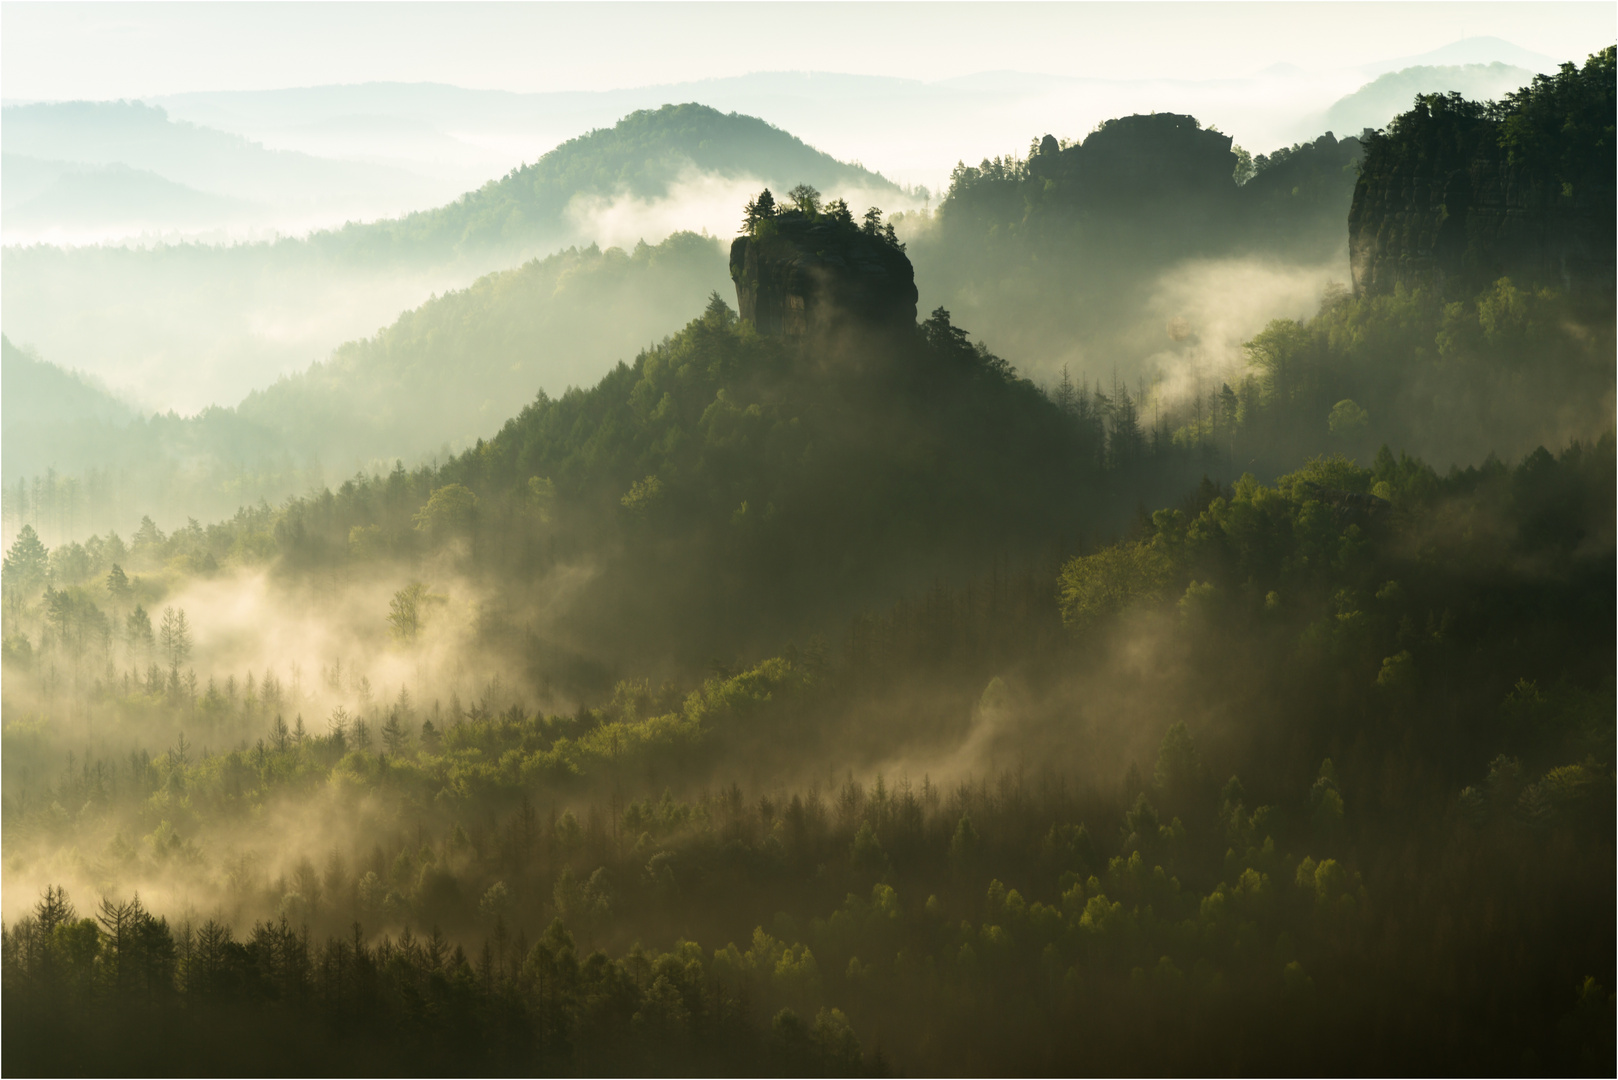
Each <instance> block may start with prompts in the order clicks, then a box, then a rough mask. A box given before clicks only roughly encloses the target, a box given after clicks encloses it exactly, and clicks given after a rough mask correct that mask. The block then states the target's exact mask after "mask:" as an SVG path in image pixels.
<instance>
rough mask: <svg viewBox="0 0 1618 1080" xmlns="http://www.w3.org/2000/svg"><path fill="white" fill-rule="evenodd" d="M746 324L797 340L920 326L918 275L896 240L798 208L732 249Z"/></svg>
mask: <svg viewBox="0 0 1618 1080" xmlns="http://www.w3.org/2000/svg"><path fill="white" fill-rule="evenodd" d="M730 277H731V280H732V281H734V282H735V283H736V307H737V310H738V311H739V312H740V313H741V317H742V321H744V322H747V323H751V324H752V325H753V326H754V327H756V328H757V329H758V332H759V333H761V334H768V335H771V336H775V337H782V338H786V339H788V340H792V341H801V340H803V339H805V338H809V337H814V336H818V335H821V334H824V333H826V332H828V331H830V330H832V329H834V328H836V327H839V326H861V327H864V328H908V327H913V326H915V324H916V296H917V294H916V272H915V270H914V268H913V267H912V266H911V265H910V260H909V259H908V258H907V257H906V256H905V253H904V251H903V249H902V248H900V247H899V245H898V244H896V243H894V242H892V241H891V240H889V239H888V238H886V237H884V236H883V235H882V234H880V233H872V232H866V231H864V230H862V229H860V228H859V227H858V226H856V225H854V224H853V223H851V222H847V221H839V220H837V219H835V218H832V217H830V216H827V215H820V216H816V217H812V218H811V217H807V216H805V215H801V214H797V213H796V212H793V211H788V212H785V213H783V214H781V215H779V216H777V217H775V218H772V219H770V220H768V221H765V222H761V223H760V224H759V226H758V227H757V228H756V229H755V231H754V234H753V235H750V236H739V237H737V238H736V241H735V242H734V243H733V244H731V246H730Z"/></svg>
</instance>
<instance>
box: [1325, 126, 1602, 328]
mask: <svg viewBox="0 0 1618 1080" xmlns="http://www.w3.org/2000/svg"><path fill="white" fill-rule="evenodd" d="M1508 122H1509V114H1504V115H1502V113H1501V112H1500V111H1499V110H1496V111H1494V112H1491V111H1490V110H1488V109H1486V108H1485V107H1483V106H1479V105H1475V104H1473V103H1471V102H1466V101H1462V100H1461V99H1460V98H1459V97H1458V96H1452V97H1448V98H1445V97H1436V96H1435V97H1432V98H1426V99H1423V100H1421V101H1420V102H1418V104H1417V106H1416V108H1415V109H1414V110H1412V111H1411V112H1409V113H1406V114H1404V115H1403V116H1401V117H1400V118H1399V119H1398V120H1397V121H1396V122H1395V124H1394V125H1392V126H1391V127H1390V129H1389V131H1388V132H1387V133H1385V134H1379V135H1373V136H1371V138H1370V140H1369V144H1368V146H1367V152H1366V157H1365V162H1364V165H1363V168H1362V171H1361V175H1360V179H1359V181H1358V183H1357V184H1356V186H1355V189H1354V202H1353V206H1352V208H1351V209H1350V211H1349V218H1348V226H1349V258H1350V265H1351V269H1352V272H1353V277H1354V290H1355V292H1356V293H1357V294H1364V295H1373V296H1374V295H1379V294H1389V293H1392V292H1393V291H1394V290H1395V289H1396V288H1398V287H1399V286H1403V287H1404V288H1406V289H1412V290H1413V289H1416V288H1425V289H1429V290H1433V291H1435V292H1436V293H1437V294H1438V295H1440V296H1443V297H1447V298H1451V299H1457V298H1461V297H1465V296H1470V295H1472V294H1474V293H1476V292H1477V291H1479V290H1480V289H1482V288H1485V287H1487V286H1488V285H1489V284H1490V283H1492V282H1494V281H1496V280H1498V279H1499V278H1502V277H1510V278H1511V279H1512V280H1513V281H1515V282H1516V283H1517V284H1519V285H1526V286H1534V285H1549V286H1552V287H1554V288H1558V289H1560V290H1562V291H1564V292H1567V293H1569V294H1572V295H1574V296H1578V297H1583V298H1586V299H1590V300H1595V301H1597V302H1602V301H1603V298H1605V300H1604V302H1605V303H1608V304H1610V303H1611V299H1612V295H1613V290H1614V285H1615V278H1614V212H1613V207H1614V198H1615V190H1614V170H1613V159H1612V147H1611V144H1610V138H1607V139H1604V138H1602V137H1600V135H1599V133H1596V134H1594V135H1592V136H1590V137H1585V138H1582V139H1581V138H1577V137H1573V138H1570V137H1568V129H1570V128H1572V125H1567V126H1566V127H1565V128H1563V129H1561V130H1556V131H1555V132H1554V134H1556V135H1557V136H1559V139H1558V141H1559V143H1560V144H1561V145H1558V146H1556V147H1555V148H1554V149H1555V150H1557V151H1558V152H1557V153H1555V154H1554V155H1553V154H1551V153H1548V152H1546V151H1545V149H1543V148H1535V149H1536V151H1537V152H1522V153H1518V154H1517V155H1515V156H1514V155H1513V154H1512V153H1511V151H1510V147H1509V146H1508V145H1507V139H1506V135H1507V129H1506V124H1507V123H1508ZM1611 123H1612V121H1611V118H1610V110H1609V115H1608V119H1607V125H1609V126H1608V127H1607V128H1606V131H1607V132H1608V133H1609V135H1610V132H1611V130H1612V128H1611V127H1610V125H1611ZM1572 134H1573V135H1574V136H1577V132H1573V133H1572Z"/></svg>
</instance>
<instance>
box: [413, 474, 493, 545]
mask: <svg viewBox="0 0 1618 1080" xmlns="http://www.w3.org/2000/svg"><path fill="white" fill-rule="evenodd" d="M477 509H478V497H477V495H475V494H474V493H473V492H472V491H471V490H470V489H468V488H466V487H465V486H464V485H461V484H445V485H444V486H442V487H440V488H437V489H436V490H434V491H433V493H432V495H431V496H429V497H428V499H427V502H426V504H425V505H423V506H422V508H421V509H420V510H418V511H416V516H415V518H414V519H413V520H414V524H415V527H416V529H417V531H419V532H422V533H425V534H426V535H427V536H429V537H431V538H432V539H433V540H434V541H439V542H441V541H443V540H446V539H449V538H451V537H454V536H459V535H463V534H465V533H466V532H467V531H468V530H469V529H470V528H471V527H472V523H473V521H474V520H475V519H476V517H477Z"/></svg>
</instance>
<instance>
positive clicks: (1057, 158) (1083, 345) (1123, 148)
mask: <svg viewBox="0 0 1618 1080" xmlns="http://www.w3.org/2000/svg"><path fill="white" fill-rule="evenodd" d="M1239 150H1240V148H1238V147H1235V146H1234V144H1233V143H1232V141H1231V138H1230V136H1228V135H1224V134H1221V133H1220V132H1219V131H1217V130H1216V129H1213V128H1210V127H1206V126H1204V125H1203V124H1202V123H1201V122H1200V121H1199V120H1198V119H1197V118H1196V117H1192V116H1182V115H1177V114H1173V113H1154V114H1151V115H1135V116H1126V117H1119V118H1117V119H1114V120H1109V121H1107V122H1106V123H1105V124H1102V125H1101V126H1100V127H1098V128H1097V129H1096V130H1095V131H1094V132H1092V133H1091V134H1090V135H1089V136H1088V137H1086V138H1085V139H1084V140H1083V141H1082V142H1077V143H1069V144H1064V143H1063V142H1062V141H1060V140H1058V139H1057V138H1055V137H1054V136H1051V135H1046V136H1044V137H1043V138H1041V139H1037V140H1035V141H1034V143H1033V144H1032V146H1031V147H1030V150H1029V154H1028V156H1027V157H1026V158H1018V157H1014V156H1012V157H1002V158H995V159H993V160H985V161H983V162H982V163H981V164H979V165H976V166H972V165H966V164H964V163H963V164H961V165H958V166H957V167H956V169H955V171H954V173H953V175H952V176H951V180H950V187H949V191H948V193H947V194H946V196H945V198H944V200H943V202H942V203H941V204H940V205H939V207H938V211H937V213H936V214H935V215H933V217H932V219H931V220H930V221H928V222H926V223H925V224H923V225H912V226H910V227H908V228H905V229H903V230H902V231H903V232H904V233H905V238H906V240H908V241H909V243H910V249H911V253H912V257H913V258H914V259H915V262H916V284H917V286H918V287H919V288H920V289H921V292H922V295H923V296H924V297H930V298H934V302H943V303H944V304H945V305H946V306H948V307H949V308H950V309H951V310H953V311H956V312H957V313H958V314H959V315H960V317H961V318H962V320H963V321H970V324H971V325H972V326H974V327H976V328H977V329H979V330H980V331H981V332H982V333H983V334H984V335H985V336H986V337H987V338H988V339H989V340H991V341H994V342H995V343H996V345H997V346H998V347H999V348H1001V349H1003V350H1004V351H1005V353H1006V355H1007V356H1008V357H1009V358H1010V359H1011V360H1013V361H1014V362H1015V363H1017V364H1019V365H1022V366H1024V367H1027V368H1029V369H1031V370H1033V371H1034V372H1035V373H1036V374H1038V375H1039V376H1041V377H1044V378H1047V379H1053V378H1054V377H1055V376H1056V375H1057V374H1058V373H1059V372H1060V370H1061V366H1062V364H1063V363H1070V364H1073V365H1074V366H1078V365H1080V364H1085V363H1086V362H1088V361H1089V360H1090V358H1091V357H1102V356H1105V357H1106V361H1107V363H1108V364H1109V365H1113V366H1115V368H1116V369H1117V370H1119V371H1120V372H1121V373H1122V374H1123V375H1124V377H1125V378H1126V379H1128V380H1130V381H1133V380H1134V378H1136V377H1137V376H1138V375H1146V376H1148V377H1149V376H1150V375H1151V374H1152V372H1151V367H1152V364H1153V362H1154V361H1153V359H1152V358H1153V357H1155V356H1158V354H1161V353H1163V352H1164V350H1165V349H1168V348H1171V347H1172V344H1171V341H1170V340H1169V339H1168V338H1167V337H1166V336H1165V335H1164V334H1163V333H1162V328H1163V326H1164V324H1165V323H1166V322H1168V321H1170V320H1172V319H1176V318H1179V319H1182V320H1183V323H1184V326H1183V331H1182V332H1181V333H1180V335H1179V336H1178V337H1177V338H1175V339H1173V340H1176V341H1183V340H1188V339H1189V338H1193V337H1194V338H1197V339H1200V340H1202V341H1205V342H1206V343H1207V345H1208V347H1209V348H1210V349H1214V348H1218V347H1219V346H1220V345H1221V344H1223V343H1221V342H1219V341H1218V340H1217V336H1216V335H1217V334H1218V333H1219V327H1220V325H1221V324H1222V323H1224V322H1225V321H1226V319H1225V315H1226V311H1225V310H1221V305H1219V304H1218V303H1217V302H1212V301H1211V298H1212V297H1214V296H1216V295H1217V293H1218V291H1219V287H1220V282H1227V283H1228V282H1231V281H1235V280H1237V279H1239V278H1242V277H1244V276H1245V277H1250V276H1251V271H1252V269H1253V268H1254V267H1255V266H1264V267H1270V268H1276V267H1285V268H1286V270H1285V272H1286V274H1287V275H1288V277H1289V280H1297V279H1300V278H1315V279H1317V280H1318V281H1319V282H1321V283H1324V281H1325V279H1326V276H1328V275H1331V274H1332V271H1331V270H1330V269H1328V268H1329V267H1332V266H1333V265H1335V264H1338V263H1341V264H1342V269H1341V270H1340V271H1338V272H1336V275H1335V276H1337V277H1338V279H1339V280H1345V279H1346V278H1347V276H1348V275H1347V265H1346V262H1347V260H1346V257H1345V255H1344V252H1345V246H1346V239H1345V233H1344V226H1343V222H1344V220H1345V218H1346V217H1347V214H1348V207H1349V203H1350V201H1351V199H1352V196H1353V190H1354V180H1355V177H1356V175H1357V173H1356V165H1357V163H1358V161H1359V158H1360V154H1361V147H1360V143H1359V140H1358V139H1357V138H1356V137H1353V136H1345V137H1344V138H1338V137H1337V136H1336V135H1334V134H1333V133H1331V132H1326V133H1323V134H1322V135H1321V136H1319V137H1318V138H1316V139H1314V140H1313V141H1311V142H1307V143H1301V144H1299V145H1297V146H1292V147H1282V148H1280V149H1278V150H1276V151H1274V152H1273V153H1270V154H1267V155H1265V154H1261V155H1259V156H1258V157H1257V158H1250V157H1248V156H1247V155H1246V153H1245V151H1241V152H1238V151H1239ZM1215 262H1224V263H1227V264H1228V265H1226V266H1225V267H1223V268H1222V271H1208V273H1209V274H1211V276H1212V278H1213V280H1212V281H1211V282H1204V281H1201V280H1200V279H1198V280H1185V281H1177V282H1176V281H1169V280H1168V279H1169V277H1170V276H1171V275H1173V274H1175V273H1177V272H1180V273H1184V272H1186V271H1187V267H1188V266H1190V267H1191V269H1192V270H1194V269H1195V265H1193V264H1196V265H1201V266H1203V267H1204V268H1206V267H1208V266H1210V265H1211V264H1213V263H1215ZM1238 264H1240V265H1238ZM1263 287H1264V288H1266V289H1269V290H1271V291H1274V290H1275V287H1274V285H1273V283H1266V284H1265V285H1264V286H1263ZM1249 292H1251V290H1249ZM1240 302H1243V301H1238V303H1240ZM1264 302H1266V303H1268V304H1270V305H1271V307H1272V310H1273V309H1274V307H1275V306H1277V305H1279V304H1282V303H1286V302H1288V301H1286V300H1284V299H1283V298H1281V297H1279V296H1277V297H1274V298H1266V299H1265V301H1264ZM1300 313H1301V312H1300ZM1221 359H1222V358H1221Z"/></svg>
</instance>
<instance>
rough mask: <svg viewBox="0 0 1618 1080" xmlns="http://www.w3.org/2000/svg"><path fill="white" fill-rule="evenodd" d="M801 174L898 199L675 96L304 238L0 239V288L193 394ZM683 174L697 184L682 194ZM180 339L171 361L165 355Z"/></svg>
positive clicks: (732, 220)
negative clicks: (409, 208)
mask: <svg viewBox="0 0 1618 1080" xmlns="http://www.w3.org/2000/svg"><path fill="white" fill-rule="evenodd" d="M9 134H10V132H9V129H8V132H7V136H8V142H7V145H8V146H9V145H10V142H9ZM798 183H808V184H811V185H813V186H815V187H817V188H819V189H821V190H822V191H824V192H825V193H826V195H827V197H828V198H831V197H835V196H838V195H844V196H846V197H847V198H848V199H849V200H850V201H851V202H857V200H859V199H860V198H862V197H863V198H868V199H869V200H870V201H871V202H876V203H879V204H881V205H882V206H883V207H884V209H894V208H895V204H897V203H902V202H903V201H904V200H905V196H904V195H903V193H902V192H901V190H900V189H899V188H898V187H897V186H896V185H894V184H892V183H891V182H889V181H887V180H886V179H884V178H883V177H881V176H880V175H878V174H876V173H873V172H871V171H870V170H867V169H864V168H861V167H859V166H855V165H848V164H845V163H843V162H840V161H838V160H836V159H835V158H833V157H831V156H830V155H828V154H825V153H823V152H821V151H819V150H816V149H814V148H813V147H811V146H809V145H807V144H806V143H804V142H803V141H802V140H801V139H798V138H796V137H795V136H793V135H791V134H789V133H788V132H785V131H782V130H781V129H779V128H776V127H773V126H771V125H769V124H767V123H765V122H764V121H762V120H758V119H756V118H753V117H748V116H742V115H739V114H733V113H721V112H720V111H718V110H717V109H713V108H710V107H708V106H704V105H698V104H685V105H668V106H664V107H662V108H659V109H655V110H644V111H641V112H637V113H632V114H630V115H629V116H627V117H624V118H622V119H621V120H620V121H619V122H618V123H616V124H614V125H612V126H611V127H607V128H600V129H597V130H595V131H592V132H589V133H587V134H585V135H581V136H579V137H577V138H575V139H571V140H569V141H567V142H565V143H563V144H562V145H561V146H559V147H557V148H556V149H554V150H552V151H551V152H549V153H548V154H546V155H544V156H543V157H542V158H540V160H538V161H536V162H534V163H533V164H531V165H528V166H526V167H524V168H522V169H516V170H512V171H511V172H510V173H509V174H507V175H505V176H503V177H500V178H498V179H494V180H491V181H489V182H487V183H485V184H484V185H483V186H481V187H480V188H478V189H477V190H475V191H471V192H467V193H465V194H463V195H462V196H461V197H460V198H458V199H456V200H454V201H453V202H450V203H447V204H445V205H442V206H439V207H436V208H434V209H432V210H427V211H422V212H420V213H414V214H410V215H407V216H405V217H401V218H396V219H388V220H384V221H379V222H369V223H364V224H361V223H354V224H350V225H347V226H345V227H343V228H340V229H335V230H328V231H322V232H317V233H315V234H313V235H312V236H310V237H309V238H307V239H301V240H294V239H283V240H278V241H275V242H260V243H255V244H236V245H230V246H224V245H216V246H203V245H191V244H184V245H170V244H163V245H158V246H157V247H155V248H153V249H152V250H150V251H145V250H125V249H119V248H114V247H88V248H78V249H71V250H62V249H58V248H48V247H37V248H19V247H15V246H8V247H6V248H5V250H4V252H3V254H0V265H3V273H4V276H5V281H6V285H7V288H6V290H5V291H4V294H3V295H0V304H3V306H4V310H3V321H4V325H5V327H6V331H7V333H8V334H10V335H11V336H12V338H13V339H14V340H17V341H23V342H28V343H30V344H33V345H35V346H37V347H38V348H39V349H40V351H41V353H42V354H43V355H46V356H49V357H50V358H51V359H52V360H54V361H56V362H59V363H62V364H65V365H67V366H77V367H83V368H86V369H88V370H92V371H99V372H101V373H102V374H103V375H104V376H106V377H108V378H112V377H115V375H117V374H121V375H123V376H124V377H126V378H127V377H130V373H136V372H139V373H141V374H140V377H141V378H142V380H143V385H142V389H143V396H145V397H147V398H148V399H149V400H152V401H153V402H155V403H158V404H161V405H165V406H169V407H173V408H176V409H178V410H180V411H183V412H194V411H196V410H197V409H200V408H202V407H204V406H207V405H210V404H219V403H226V402H234V401H239V400H241V398H242V397H243V396H245V395H246V394H247V393H248V392H249V391H250V390H253V389H255V388H261V387H264V386H266V385H268V384H269V383H271V382H273V380H274V379H275V378H277V377H278V376H280V375H282V374H285V373H288V372H291V371H299V370H302V369H304V368H306V367H307V366H308V364H309V363H310V362H311V361H312V360H315V359H319V358H323V357H326V356H328V355H330V353H331V351H332V350H333V349H335V348H336V347H337V346H338V345H340V344H341V343H342V342H344V341H349V340H354V339H360V338H364V337H366V336H368V335H370V334H373V333H375V332H376V330H377V328H378V327H381V326H386V325H388V324H389V323H391V322H393V321H394V320H395V319H396V318H397V317H398V315H399V313H400V312H401V311H407V310H410V309H413V308H415V307H417V306H418V305H420V304H421V303H422V302H423V301H424V300H426V299H427V297H428V296H429V295H430V294H432V293H438V292H443V291H445V290H453V289H460V288H464V287H466V286H467V285H469V284H471V282H473V281H475V280H476V279H477V278H478V277H480V276H482V275H484V274H487V273H490V272H493V271H497V270H504V269H507V268H510V267H513V266H516V265H519V264H520V263H522V262H524V261H525V260H528V259H532V258H536V257H544V256H548V255H550V254H552V253H554V252H556V251H559V250H562V249H565V248H567V247H569V246H578V247H581V248H585V247H588V246H589V245H590V244H592V243H595V242H596V241H598V240H601V241H603V242H602V244H601V246H602V247H607V246H611V245H612V244H623V245H624V246H632V245H633V244H634V243H635V242H636V241H637V240H638V239H641V238H644V239H646V240H648V241H650V242H653V243H655V242H657V241H659V240H661V239H662V238H664V237H666V236H668V235H670V234H672V233H675V232H679V231H682V230H690V231H697V230H699V229H700V228H702V227H703V226H704V225H707V227H708V228H709V230H710V231H711V232H714V233H723V234H725V235H729V234H730V233H731V231H732V230H734V228H735V227H736V216H735V213H736V212H735V209H734V208H735V207H736V206H738V205H740V204H741V202H742V201H744V199H745V193H746V192H747V191H753V192H756V191H757V190H758V188H759V187H761V186H764V185H766V184H767V185H770V186H772V187H774V188H775V189H776V190H780V191H785V190H787V189H789V188H790V187H791V186H792V185H794V184H798ZM692 192H694V193H695V195H694V199H695V201H691V202H687V201H682V199H683V198H684V197H685V196H686V195H688V194H690V193H692ZM865 205H870V203H864V204H862V205H861V210H863V208H864V206H865ZM704 213H706V214H707V217H704V216H703V214H704ZM720 214H722V217H721V216H719V215H720ZM609 230H610V231H611V232H612V233H613V235H611V236H608V235H606V234H607V233H608V231H609ZM182 355H183V356H185V357H186V358H187V366H186V369H185V370H184V372H183V374H180V373H178V372H177V370H176V368H175V366H174V364H173V363H172V360H171V358H173V357H176V356H182Z"/></svg>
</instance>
